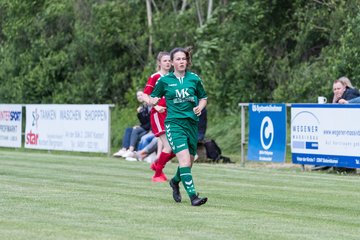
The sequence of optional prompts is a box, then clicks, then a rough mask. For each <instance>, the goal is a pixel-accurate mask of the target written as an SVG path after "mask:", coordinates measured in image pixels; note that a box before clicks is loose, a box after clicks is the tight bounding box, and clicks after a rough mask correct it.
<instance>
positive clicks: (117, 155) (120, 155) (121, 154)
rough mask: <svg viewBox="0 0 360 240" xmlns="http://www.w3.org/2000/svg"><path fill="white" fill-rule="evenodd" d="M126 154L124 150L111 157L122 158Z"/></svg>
mask: <svg viewBox="0 0 360 240" xmlns="http://www.w3.org/2000/svg"><path fill="white" fill-rule="evenodd" d="M125 153H126V150H121V149H120V150H119V151H117V152H116V153H114V154H113V157H122V156H123V154H125Z"/></svg>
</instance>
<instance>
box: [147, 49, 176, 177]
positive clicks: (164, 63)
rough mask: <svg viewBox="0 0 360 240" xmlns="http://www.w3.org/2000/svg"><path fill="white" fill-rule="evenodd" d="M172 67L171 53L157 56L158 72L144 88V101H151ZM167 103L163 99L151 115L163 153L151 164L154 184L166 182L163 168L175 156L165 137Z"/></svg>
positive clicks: (159, 148) (159, 149)
mask: <svg viewBox="0 0 360 240" xmlns="http://www.w3.org/2000/svg"><path fill="white" fill-rule="evenodd" d="M170 67H171V63H170V53H168V52H160V53H159V54H158V56H157V70H158V71H157V72H156V73H154V74H152V75H151V76H150V77H149V79H148V81H147V83H146V86H145V88H144V100H145V102H148V101H149V97H148V96H149V95H150V94H151V93H152V91H153V90H154V87H155V84H156V82H157V81H158V79H159V78H160V77H162V76H164V75H166V74H168V72H169V70H170ZM166 115H167V113H166V101H165V98H164V97H163V98H161V99H160V101H159V102H158V103H157V104H156V106H153V108H152V109H151V113H150V122H151V128H152V131H153V133H154V134H155V136H156V137H158V138H159V139H160V141H158V144H160V145H159V146H158V151H161V153H160V156H159V158H158V159H157V160H156V161H155V162H153V163H152V164H151V169H152V170H154V171H155V174H154V176H153V177H152V181H153V182H165V181H166V180H167V178H166V175H165V174H164V172H163V168H164V167H165V165H166V163H167V162H168V161H170V159H172V158H173V157H174V156H175V154H173V152H172V150H171V147H170V144H169V143H168V141H167V139H166V136H165V124H164V121H165V118H166Z"/></svg>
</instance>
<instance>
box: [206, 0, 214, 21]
mask: <svg viewBox="0 0 360 240" xmlns="http://www.w3.org/2000/svg"><path fill="white" fill-rule="evenodd" d="M212 9H213V0H209V1H208V11H207V16H206V19H207V20H209V19H210V18H211V14H212Z"/></svg>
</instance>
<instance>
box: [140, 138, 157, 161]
mask: <svg viewBox="0 0 360 240" xmlns="http://www.w3.org/2000/svg"><path fill="white" fill-rule="evenodd" d="M158 142H159V140H158V138H157V137H154V138H153V139H152V140H151V142H150V143H149V144H148V145H146V146H145V147H144V148H143V149H141V150H140V151H137V152H136V158H137V160H138V161H146V162H148V163H152V162H154V161H155V160H156V159H157V148H158V147H157V144H158ZM160 152H161V151H160Z"/></svg>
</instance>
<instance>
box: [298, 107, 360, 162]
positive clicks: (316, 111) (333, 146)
mask: <svg viewBox="0 0 360 240" xmlns="http://www.w3.org/2000/svg"><path fill="white" fill-rule="evenodd" d="M359 122H360V105H352V104H346V105H340V104H293V105H292V106H291V151H292V160H293V163H299V164H314V165H326V166H339V167H352V168H359V167H360V125H359Z"/></svg>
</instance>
